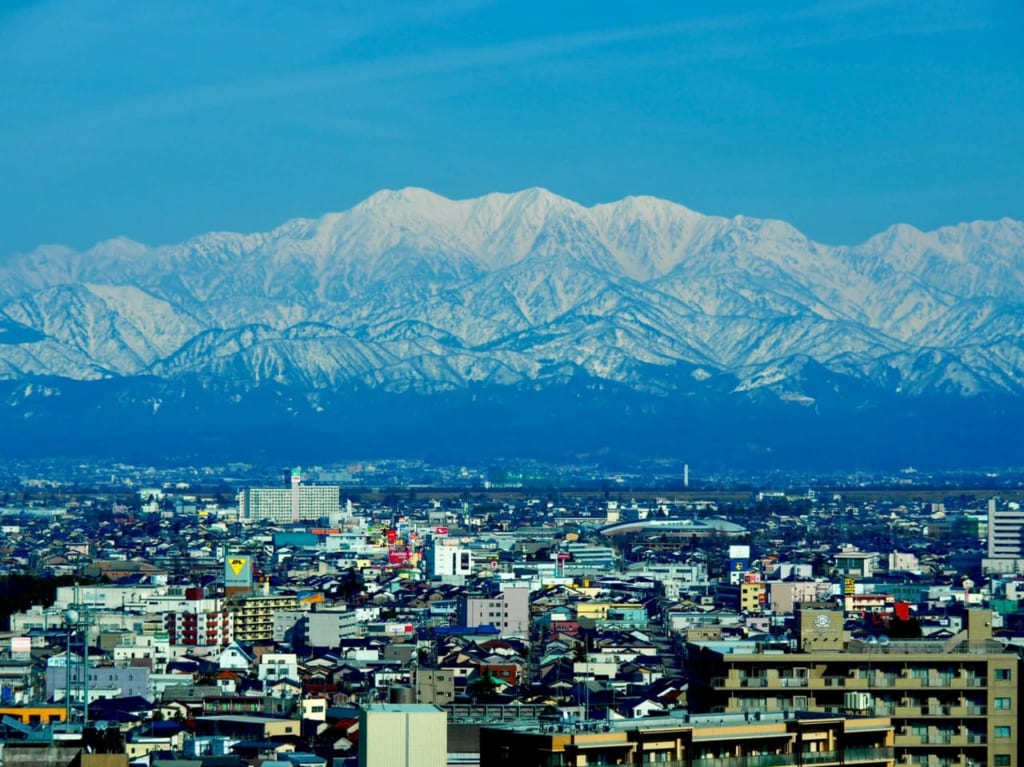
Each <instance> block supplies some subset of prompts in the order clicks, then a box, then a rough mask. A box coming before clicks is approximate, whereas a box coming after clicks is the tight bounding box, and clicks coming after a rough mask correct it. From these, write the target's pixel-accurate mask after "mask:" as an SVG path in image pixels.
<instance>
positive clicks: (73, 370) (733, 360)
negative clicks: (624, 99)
mask: <svg viewBox="0 0 1024 767" xmlns="http://www.w3.org/2000/svg"><path fill="white" fill-rule="evenodd" d="M808 364H813V365H814V366H815V367H817V368H820V369H823V370H824V371H827V372H829V373H834V374H836V375H840V376H842V377H844V378H845V379H853V380H858V381H862V382H864V383H865V384H866V385H870V386H871V387H873V388H878V389H880V390H883V391H887V392H891V393H893V392H899V393H902V394H904V395H907V396H915V395H919V394H925V393H929V392H936V391H938V392H943V393H946V394H952V395H957V396H961V395H962V396H972V395H979V394H986V393H997V394H1010V395H1013V396H1017V395H1020V394H1021V393H1022V388H1024V223H1022V222H1021V221H1016V220H1011V219H1002V220H999V221H982V222H974V223H969V224H960V225H957V226H949V227H944V228H942V229H938V230H935V231H932V232H922V231H919V230H917V229H914V228H913V227H910V226H906V225H897V226H893V227H892V228H890V229H887V230H886V231H884V232H882V233H880V234H878V235H876V236H875V237H872V238H871V239H869V240H868V241H866V242H864V243H862V244H860V245H856V246H850V247H832V246H827V245H823V244H820V243H816V242H813V241H811V240H809V239H808V238H807V237H805V236H804V235H803V234H801V233H800V232H799V231H797V230H796V229H795V228H793V227H792V226H790V225H789V224H787V223H785V222H782V221H774V220H760V219H753V218H746V217H736V218H721V217H715V216H705V215H701V214H699V213H696V212H694V211H692V210H689V209H687V208H685V207H683V206H681V205H677V204H675V203H671V202H667V201H664V200H660V199H655V198H650V197H629V198H626V199H624V200H621V201H619V202H614V203H609V204H603V205H596V206H593V207H589V208H588V207H584V206H581V205H579V204H577V203H575V202H572V201H571V200H567V199H565V198H562V197H558V196H556V195H554V194H552V193H550V192H547V191H545V190H542V189H529V190H526V191H523V192H519V193H515V194H489V195H486V196H484V197H480V198H477V199H471V200H458V201H454V200H449V199H446V198H444V197H441V196H438V195H436V194H434V193H432V192H429V191H426V190H423V189H414V188H410V189H403V190H400V191H383V192H380V193H377V194H375V195H373V196H372V197H370V198H369V199H367V200H365V201H364V202H362V203H360V204H359V205H357V206H355V207H354V208H352V209H350V210H348V211H345V212H343V213H332V214H328V215H325V216H322V217H321V218H318V219H296V220H293V221H289V222H287V223H285V224H283V225H282V226H280V227H278V228H277V229H274V230H273V231H271V232H267V233H264V234H246V235H243V234H231V233H220V232H218V233H210V234H204V235H201V236H198V237H195V238H193V239H191V240H188V241H187V242H184V243H181V244H179V245H172V246H161V247H150V246H146V245H142V244H139V243H136V242H132V241H129V240H125V239H115V240H109V241H106V242H101V243H99V244H97V245H96V246H94V247H93V248H91V249H89V250H87V251H83V252H78V251H74V250H71V249H68V248H65V247H58V246H46V247H40V248H38V249H37V250H35V251H33V252H31V253H26V254H17V255H12V256H8V257H7V258H5V259H4V260H3V261H2V262H0V379H7V380H9V381H22V380H26V379H34V378H38V377H56V378H58V379H75V380H100V379H112V378H115V379H116V378H129V377H138V376H152V377H156V378H159V379H165V380H166V379H177V378H180V377H183V376H188V377H192V378H195V377H198V378H199V379H208V380H217V381H219V382H222V383H223V382H226V381H227V382H238V384H239V385H240V386H242V387H251V386H253V385H258V384H260V383H264V382H273V383H275V384H278V385H281V386H286V387H290V388H294V389H296V390H301V391H304V392H308V393H310V396H312V397H315V396H316V392H319V391H325V390H336V389H338V388H339V387H346V386H351V385H358V386H361V387H378V388H384V389H386V390H388V391H394V392H400V391H415V392H420V393H424V392H436V391H451V390H457V389H460V388H465V387H466V386H468V385H471V384H472V383H474V382H476V383H487V384H497V385H502V386H507V385H527V386H531V387H543V386H544V385H546V383H550V382H558V381H564V380H566V379H567V378H571V377H572V376H580V375H583V376H586V377H588V378H591V379H595V380H598V381H606V382H613V383H616V384H621V385H624V386H626V387H628V388H630V389H635V390H641V391H646V392H656V393H660V394H663V395H666V396H671V393H672V392H673V391H674V390H675V389H676V388H677V387H678V386H679V381H680V380H686V379H688V380H689V381H691V382H702V381H711V380H714V381H718V382H722V381H726V380H727V381H728V382H729V383H728V389H729V390H730V391H733V392H736V393H737V394H740V393H743V392H750V391H754V390H763V391H765V392H770V393H771V394H772V395H773V396H776V397H779V398H782V399H784V400H788V401H793V402H798V403H804V404H811V403H812V402H813V400H814V396H813V394H812V393H810V392H808V391H806V390H804V388H803V381H804V377H803V376H802V375H801V373H802V371H803V370H804V369H805V368H806V366H807V365H808Z"/></svg>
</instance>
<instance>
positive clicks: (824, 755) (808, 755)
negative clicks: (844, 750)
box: [800, 751, 842, 765]
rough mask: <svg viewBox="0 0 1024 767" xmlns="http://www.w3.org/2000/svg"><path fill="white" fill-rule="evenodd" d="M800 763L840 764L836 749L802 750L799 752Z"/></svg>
mask: <svg viewBox="0 0 1024 767" xmlns="http://www.w3.org/2000/svg"><path fill="white" fill-rule="evenodd" d="M800 763H801V764H823V765H824V764H841V763H842V762H841V757H840V755H839V752H838V751H804V752H803V753H802V754H800Z"/></svg>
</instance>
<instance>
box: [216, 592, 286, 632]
mask: <svg viewBox="0 0 1024 767" xmlns="http://www.w3.org/2000/svg"><path fill="white" fill-rule="evenodd" d="M224 606H225V608H226V609H227V610H228V611H230V612H232V613H234V632H235V639H236V640H238V641H241V642H256V641H259V640H261V639H273V638H274V614H275V613H276V612H278V611H289V610H291V611H294V610H297V609H298V606H299V602H298V599H297V598H296V597H295V596H294V595H290V596H277V595H261V596H235V597H231V598H230V599H228V600H226V601H225V604H224Z"/></svg>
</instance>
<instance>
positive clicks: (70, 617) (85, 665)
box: [64, 607, 89, 729]
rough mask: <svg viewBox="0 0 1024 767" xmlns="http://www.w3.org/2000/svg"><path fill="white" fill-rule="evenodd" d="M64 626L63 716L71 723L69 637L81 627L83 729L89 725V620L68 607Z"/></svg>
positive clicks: (86, 615) (86, 614) (85, 614)
mask: <svg viewBox="0 0 1024 767" xmlns="http://www.w3.org/2000/svg"><path fill="white" fill-rule="evenodd" d="M64 625H65V626H66V627H67V654H66V658H65V663H64V671H65V679H66V689H65V691H64V696H65V716H66V717H67V722H68V724H70V723H71V713H72V702H71V635H72V633H74V631H75V629H76V628H79V626H80V625H81V626H83V627H84V628H83V634H82V662H81V664H80V665H79V668H80V669H81V674H82V679H81V680H79V681H81V684H82V687H83V690H84V692H83V702H82V728H83V729H84V728H85V727H87V726H88V725H89V620H88V613H84V614H83V613H79V611H78V610H77V609H75V608H74V607H69V608H68V609H67V610H65V611H64Z"/></svg>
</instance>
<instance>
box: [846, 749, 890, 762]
mask: <svg viewBox="0 0 1024 767" xmlns="http://www.w3.org/2000/svg"><path fill="white" fill-rule="evenodd" d="M894 753H895V749H893V748H891V747H884V746H883V747H878V748H870V747H868V748H847V749H844V750H843V764H858V763H860V762H884V761H888V760H890V759H892V758H893V757H894Z"/></svg>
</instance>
